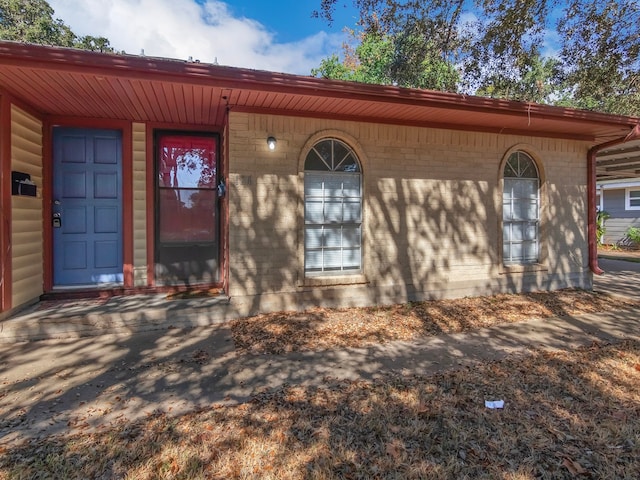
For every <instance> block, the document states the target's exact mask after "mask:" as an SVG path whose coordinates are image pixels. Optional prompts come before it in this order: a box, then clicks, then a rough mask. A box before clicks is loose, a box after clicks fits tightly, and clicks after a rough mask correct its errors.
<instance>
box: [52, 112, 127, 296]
mask: <svg viewBox="0 0 640 480" xmlns="http://www.w3.org/2000/svg"><path fill="white" fill-rule="evenodd" d="M55 127H69V128H84V129H106V130H118V131H119V132H120V134H121V135H122V182H121V183H122V203H123V205H122V270H123V274H124V283H123V287H124V288H132V287H133V133H132V122H130V121H123V120H106V119H77V118H69V117H47V118H45V120H44V132H43V134H44V135H43V137H44V138H43V150H44V152H43V153H44V158H45V161H44V165H43V167H44V168H43V170H44V171H43V177H44V178H45V181H44V182H43V188H42V190H43V191H42V198H43V208H42V214H43V219H42V221H43V230H44V291H45V293H49V292H51V291H52V290H53V227H52V225H51V218H52V215H53V129H54V128H55ZM96 287H97V288H99V287H100V285H96ZM78 289H79V290H85V289H86V287H84V288H82V287H79V288H78ZM65 290H66V289H65Z"/></svg>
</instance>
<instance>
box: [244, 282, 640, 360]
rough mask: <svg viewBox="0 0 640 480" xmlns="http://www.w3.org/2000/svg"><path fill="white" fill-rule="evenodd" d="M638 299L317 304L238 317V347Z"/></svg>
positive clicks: (538, 297)
mask: <svg viewBox="0 0 640 480" xmlns="http://www.w3.org/2000/svg"><path fill="white" fill-rule="evenodd" d="M639 306H640V302H633V301H631V300H626V299H621V298H613V297H610V296H607V295H604V294H599V293H595V292H589V291H585V290H576V289H567V290H558V291H555V292H536V293H527V294H501V295H494V296H488V297H469V298H461V299H456V300H434V301H427V302H414V303H407V304H400V305H391V306H380V307H364V308H343V309H329V308H314V309H311V310H308V311H305V312H276V313H270V314H264V315H258V316H255V317H250V318H243V319H238V320H234V321H233V322H232V323H231V325H232V332H233V339H234V342H235V345H236V348H237V349H239V350H241V351H244V352H250V353H256V354H265V353H268V354H284V353H289V352H294V351H319V350H329V349H333V348H345V347H364V346H367V345H372V344H379V343H385V342H389V341H395V340H415V339H417V338H419V337H421V336H425V335H439V334H443V333H456V332H465V331H470V330H473V329H477V328H483V327H490V326H492V325H497V324H500V323H512V322H520V321H524V320H527V319H532V318H549V317H556V316H567V315H570V316H572V315H580V314H585V313H596V312H603V311H610V310H616V309H620V308H630V307H639Z"/></svg>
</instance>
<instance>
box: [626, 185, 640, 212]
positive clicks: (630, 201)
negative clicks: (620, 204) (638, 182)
mask: <svg viewBox="0 0 640 480" xmlns="http://www.w3.org/2000/svg"><path fill="white" fill-rule="evenodd" d="M625 193H626V195H625V210H640V188H627V189H626V192H625Z"/></svg>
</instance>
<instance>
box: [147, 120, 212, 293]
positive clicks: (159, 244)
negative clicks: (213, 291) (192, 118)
mask: <svg viewBox="0 0 640 480" xmlns="http://www.w3.org/2000/svg"><path fill="white" fill-rule="evenodd" d="M218 143H219V141H218V136H217V135H212V134H206V135H205V134H202V135H200V134H179V133H175V132H158V133H157V134H156V206H157V208H156V248H155V252H156V253H155V257H156V258H155V278H156V283H157V284H158V285H194V284H205V283H206V284H211V283H217V282H218V281H219V279H220V274H219V271H220V268H219V261H218V257H219V239H220V220H219V219H220V215H219V202H218V195H217V185H218V174H219V171H218V170H219V169H218Z"/></svg>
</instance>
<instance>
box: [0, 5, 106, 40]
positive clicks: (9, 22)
mask: <svg viewBox="0 0 640 480" xmlns="http://www.w3.org/2000/svg"><path fill="white" fill-rule="evenodd" d="M53 14H54V11H53V8H51V6H50V5H49V4H48V3H47V2H46V0H0V39H2V40H13V41H17V42H27V43H37V44H41V45H57V46H61V47H75V48H81V49H84V50H94V51H101V52H112V51H113V48H111V46H110V45H109V40H108V39H106V38H104V37H93V36H90V35H88V36H84V37H79V36H77V35H76V34H74V33H73V32H72V31H71V29H70V28H69V27H68V26H67V25H65V24H64V22H63V21H62V20H60V19H57V18H56V19H54V18H53Z"/></svg>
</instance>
